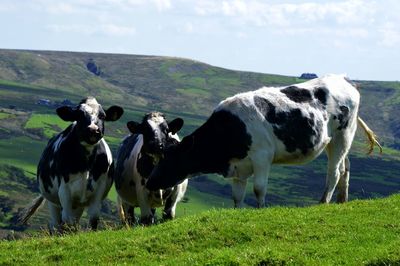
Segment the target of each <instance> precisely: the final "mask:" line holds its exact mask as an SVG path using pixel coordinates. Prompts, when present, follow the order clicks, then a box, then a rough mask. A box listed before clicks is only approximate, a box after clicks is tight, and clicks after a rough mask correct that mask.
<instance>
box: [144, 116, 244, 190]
mask: <svg viewBox="0 0 400 266" xmlns="http://www.w3.org/2000/svg"><path fill="white" fill-rule="evenodd" d="M251 143H252V139H251V136H250V135H249V134H248V133H247V129H246V124H245V123H243V121H242V120H240V118H239V117H237V116H236V115H234V114H232V113H231V112H229V111H226V110H220V111H215V112H214V113H213V114H212V115H211V116H210V117H209V119H208V120H207V121H206V122H205V123H204V124H203V125H202V126H201V127H199V128H198V129H197V130H196V131H194V132H193V133H192V134H190V135H189V136H186V137H185V138H183V139H182V142H181V143H180V144H178V145H173V146H171V147H168V148H167V150H166V152H165V157H164V159H162V160H160V162H159V163H158V166H157V167H156V168H155V170H154V171H153V172H152V174H151V178H150V179H149V180H148V182H147V183H146V187H147V188H148V189H150V190H153V189H156V188H162V189H164V188H169V187H173V186H175V185H176V184H178V183H179V182H181V181H182V180H184V179H185V178H186V177H187V175H189V174H194V173H219V174H222V175H224V176H226V175H227V173H228V168H229V161H230V160H231V159H233V158H237V159H243V158H245V157H246V156H247V153H248V150H249V148H250V145H251Z"/></svg>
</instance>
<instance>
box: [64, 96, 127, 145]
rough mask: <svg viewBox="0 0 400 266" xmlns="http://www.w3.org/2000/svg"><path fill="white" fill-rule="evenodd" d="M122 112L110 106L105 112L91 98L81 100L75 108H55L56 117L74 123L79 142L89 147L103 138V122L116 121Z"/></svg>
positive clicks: (116, 107)
mask: <svg viewBox="0 0 400 266" xmlns="http://www.w3.org/2000/svg"><path fill="white" fill-rule="evenodd" d="M123 112H124V110H123V109H122V108H121V107H119V106H116V105H114V106H111V107H110V108H108V109H107V110H106V111H104V109H103V108H102V107H101V105H100V104H99V103H98V102H97V101H96V99H95V98H93V97H88V98H86V99H83V100H82V101H81V102H80V103H79V105H78V106H77V107H74V108H73V107H70V106H62V107H59V108H57V114H58V116H59V117H60V118H61V119H62V120H64V121H69V122H75V121H76V125H75V127H74V128H75V129H76V133H77V135H78V138H79V140H80V141H81V142H85V143H87V144H89V145H93V144H96V143H98V142H99V141H100V140H101V138H103V136H104V121H116V120H118V119H119V118H120V117H121V115H122V114H123Z"/></svg>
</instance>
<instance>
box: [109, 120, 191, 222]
mask: <svg viewBox="0 0 400 266" xmlns="http://www.w3.org/2000/svg"><path fill="white" fill-rule="evenodd" d="M127 126H128V129H129V131H130V132H131V133H132V134H131V135H129V136H127V137H126V138H125V139H124V140H123V141H122V143H121V145H120V147H119V149H118V152H117V160H116V164H115V173H114V179H115V187H116V189H117V192H118V199H119V210H120V216H121V218H122V219H123V220H127V222H128V223H133V221H134V208H135V207H140V213H141V219H140V220H141V223H143V224H151V223H154V214H155V208H156V207H161V206H164V212H163V218H165V219H172V218H174V217H175V208H176V204H177V203H178V202H179V201H180V200H181V199H182V198H183V195H184V194H185V191H186V187H187V179H185V180H183V181H180V182H179V184H177V185H175V186H173V187H172V188H168V189H166V190H157V191H149V190H147V189H145V187H144V184H145V181H146V180H147V177H148V176H149V174H150V173H151V171H152V170H153V168H154V166H155V165H156V164H157V162H158V160H159V158H160V156H161V155H162V152H163V150H164V148H165V147H166V146H168V145H172V144H176V143H178V142H179V138H178V135H177V134H176V133H177V132H178V131H179V130H180V129H181V128H182V126H183V120H182V119H180V118H177V119H175V120H173V121H171V122H170V123H167V121H166V120H165V116H164V115H163V114H162V113H159V112H151V113H149V114H147V115H145V116H144V118H143V120H142V123H140V124H139V123H137V122H134V121H130V122H128V124H127ZM121 204H122V206H121ZM125 214H126V215H125Z"/></svg>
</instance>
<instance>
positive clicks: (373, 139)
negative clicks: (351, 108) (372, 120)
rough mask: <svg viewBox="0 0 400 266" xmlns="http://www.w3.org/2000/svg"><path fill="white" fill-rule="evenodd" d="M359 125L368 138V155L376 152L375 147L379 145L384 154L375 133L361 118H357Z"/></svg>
mask: <svg viewBox="0 0 400 266" xmlns="http://www.w3.org/2000/svg"><path fill="white" fill-rule="evenodd" d="M357 122H358V125H360V126H361V127H362V129H364V132H365V135H367V138H368V141H369V143H368V146H369V149H368V154H371V153H372V151H373V150H374V146H375V145H377V146H378V147H379V150H380V153H382V146H381V144H379V142H378V140H377V139H376V135H375V133H374V132H373V131H372V130H371V129H370V128H369V127H368V126H367V124H366V123H365V122H364V121H363V120H362V119H361V118H360V117H358V118H357Z"/></svg>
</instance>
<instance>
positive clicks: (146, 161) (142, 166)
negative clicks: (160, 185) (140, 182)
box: [137, 153, 154, 178]
mask: <svg viewBox="0 0 400 266" xmlns="http://www.w3.org/2000/svg"><path fill="white" fill-rule="evenodd" d="M141 155H142V156H141V157H140V158H139V160H138V161H137V170H138V172H139V174H140V175H141V176H142V177H144V178H147V177H149V175H150V173H151V171H153V168H154V159H153V158H152V157H151V156H149V155H147V154H146V153H141Z"/></svg>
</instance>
